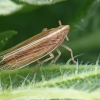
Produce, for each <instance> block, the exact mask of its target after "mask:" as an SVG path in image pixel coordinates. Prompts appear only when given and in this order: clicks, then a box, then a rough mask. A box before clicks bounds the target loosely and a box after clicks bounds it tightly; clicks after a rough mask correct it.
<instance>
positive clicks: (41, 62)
mask: <svg viewBox="0 0 100 100" xmlns="http://www.w3.org/2000/svg"><path fill="white" fill-rule="evenodd" d="M49 55H50V57H49V58H47V59H45V60H43V61H39V60H37V63H38V64H37V65H36V66H35V67H34V68H33V70H32V72H31V73H34V72H35V70H36V69H37V68H38V67H39V65H42V64H43V63H45V62H47V61H49V60H51V59H53V58H54V55H53V53H50V54H49Z"/></svg>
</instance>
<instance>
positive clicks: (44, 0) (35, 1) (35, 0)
mask: <svg viewBox="0 0 100 100" xmlns="http://www.w3.org/2000/svg"><path fill="white" fill-rule="evenodd" d="M16 1H17V2H18V1H19V2H23V3H27V4H32V5H46V4H54V3H57V2H60V1H64V0H16Z"/></svg>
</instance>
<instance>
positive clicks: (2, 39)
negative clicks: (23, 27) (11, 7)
mask: <svg viewBox="0 0 100 100" xmlns="http://www.w3.org/2000/svg"><path fill="white" fill-rule="evenodd" d="M15 34H17V32H16V31H13V30H9V31H5V32H1V33H0V50H2V48H3V47H4V46H5V45H6V43H7V41H8V40H9V39H10V38H11V37H12V36H14V35H15Z"/></svg>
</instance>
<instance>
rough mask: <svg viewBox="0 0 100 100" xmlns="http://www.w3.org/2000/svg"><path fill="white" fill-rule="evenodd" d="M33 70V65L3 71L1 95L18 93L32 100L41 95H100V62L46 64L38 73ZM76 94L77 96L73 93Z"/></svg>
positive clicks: (96, 99)
mask: <svg viewBox="0 0 100 100" xmlns="http://www.w3.org/2000/svg"><path fill="white" fill-rule="evenodd" d="M52 68H53V69H52ZM31 71H32V68H24V69H20V70H19V71H13V72H3V71H2V72H1V75H0V77H1V82H0V83H1V84H0V86H1V91H0V95H1V96H0V98H2V99H10V100H13V99H14V98H15V97H16V99H18V100H19V99H21V98H22V99H23V98H25V99H26V98H28V100H30V99H40V98H43V99H49V98H50V99H58V98H59V99H65V98H67V99H70V100H73V99H76V100H79V99H82V100H86V99H88V100H99V99H100V96H99V87H100V78H99V77H100V67H99V66H98V63H97V64H96V65H79V66H78V65H55V66H54V65H48V66H42V68H39V69H38V70H37V71H36V72H35V73H34V74H33V73H31ZM29 72H30V73H29ZM2 90H3V91H2ZM5 91H6V92H5ZM19 94H20V95H19ZM72 94H73V96H71V95H72Z"/></svg>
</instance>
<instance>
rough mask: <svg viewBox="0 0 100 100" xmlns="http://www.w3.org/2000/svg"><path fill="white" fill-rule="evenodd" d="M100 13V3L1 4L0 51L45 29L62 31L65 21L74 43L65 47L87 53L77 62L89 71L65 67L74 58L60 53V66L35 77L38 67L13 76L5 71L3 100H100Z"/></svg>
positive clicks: (0, 80)
mask: <svg viewBox="0 0 100 100" xmlns="http://www.w3.org/2000/svg"><path fill="white" fill-rule="evenodd" d="M99 12H100V0H0V51H3V50H5V49H8V48H10V47H12V46H14V45H16V44H18V43H20V42H21V41H24V40H25V39H27V38H29V37H31V36H33V35H35V34H38V33H40V32H41V31H42V29H43V28H48V29H50V28H54V27H58V26H59V25H58V20H61V22H62V24H64V25H65V24H68V25H70V27H71V28H70V32H69V34H68V37H69V39H70V41H69V42H64V43H65V44H66V45H68V46H69V47H70V48H72V50H73V52H74V55H79V54H83V53H85V54H84V55H82V56H78V57H77V58H78V60H79V63H81V64H84V63H85V65H79V66H78V65H69V64H66V65H63V64H60V62H61V63H65V62H66V61H67V60H68V59H69V58H70V53H69V52H67V51H66V50H64V49H62V48H60V50H61V52H62V56H61V57H60V60H59V61H58V63H59V65H55V66H54V65H48V66H43V67H42V68H39V69H38V70H37V71H36V72H35V73H34V74H30V72H31V71H32V68H33V65H30V66H29V67H28V68H27V67H26V68H23V69H19V70H17V71H12V72H7V71H0V99H1V100H6V99H8V100H14V99H15V98H16V100H20V99H26V100H27V98H29V100H31V99H37V98H38V99H39V98H43V99H58V98H59V99H65V98H68V99H76V100H80V99H82V100H86V99H87V100H99V99H100V96H99V92H100V90H99V88H100V68H99V63H100V62H99V59H98V60H97V62H96V59H97V57H98V55H99V53H100V39H99V37H100V13H99ZM13 30H15V31H13ZM16 31H17V32H18V34H17V35H15V34H16V33H17V32H16ZM54 53H55V52H54ZM55 55H56V53H55ZM0 60H2V57H0ZM95 62H96V64H94V63H95ZM88 63H93V64H94V65H91V64H90V65H88ZM30 67H31V68H30ZM51 67H55V68H54V69H52V68H51ZM57 97H58V98H57Z"/></svg>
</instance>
